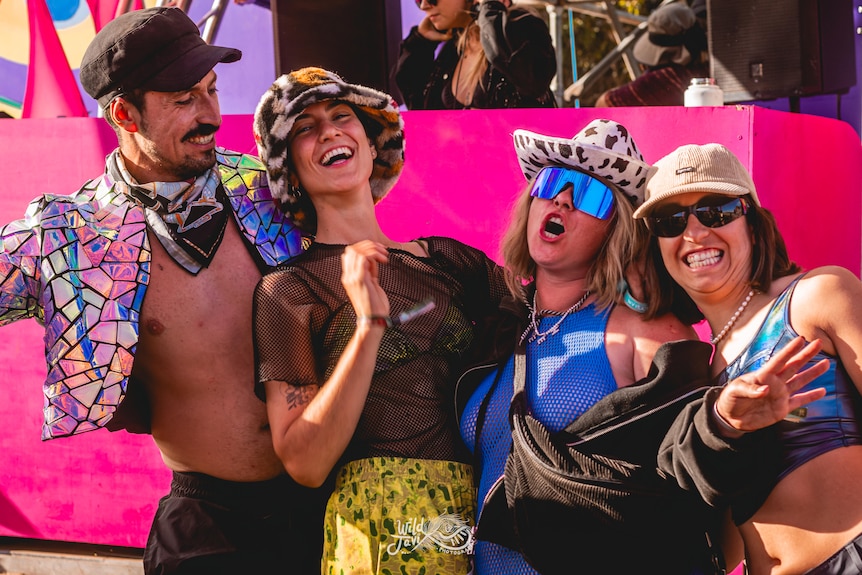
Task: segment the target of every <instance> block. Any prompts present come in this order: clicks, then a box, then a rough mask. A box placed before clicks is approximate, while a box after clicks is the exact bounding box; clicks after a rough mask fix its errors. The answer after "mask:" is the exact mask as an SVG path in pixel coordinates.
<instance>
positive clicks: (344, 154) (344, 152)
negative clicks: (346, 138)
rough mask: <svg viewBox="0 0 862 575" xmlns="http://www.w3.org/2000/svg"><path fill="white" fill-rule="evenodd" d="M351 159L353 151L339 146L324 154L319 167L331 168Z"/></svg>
mask: <svg viewBox="0 0 862 575" xmlns="http://www.w3.org/2000/svg"><path fill="white" fill-rule="evenodd" d="M352 157H353V150H351V149H350V148H348V147H347V146H340V147H338V148H334V149H332V150H329V151H328V152H326V153H325V154H324V155H323V157H322V158H321V159H320V165H322V166H332V165H333V164H336V163H338V162H345V161H347V160H349V159H350V158H352Z"/></svg>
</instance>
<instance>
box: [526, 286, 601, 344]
mask: <svg viewBox="0 0 862 575" xmlns="http://www.w3.org/2000/svg"><path fill="white" fill-rule="evenodd" d="M537 292H538V290H536V291H535V292H533V305H529V304H528V305H527V307H528V308H529V309H530V323H529V325H527V329H525V330H524V333H522V334H521V343H524V339H526V338H527V334H529V333H530V330H532V331H533V333H532V335H530V337H529V339H528V340H527V341H528V342H529V343H533V342H534V341H535V342H536V345H539V344H541V343H542V342H544V341H545V340H546V339H548V338H549V337H550V336H552V335H556V334H557V333H559V331H560V325H562V323H563V320H565V319H566V317H568V315H569V314H570V313H575V312H577V311H578V310H579V309H581V306H582V305H584V302H585V301H587V298H588V297H590V290H587V291H585V292H584V295H582V296H581V299H579V300H578V301H576V302H575V304H574V305H573V306H572V307H570V308H569V309H567V310H566V311H565V313H563V314H562V315H561V316H560V319H558V320H557V323H555V324H554V325H552V326H551V327H549V328H548V329H547V330H545V331H539V320H538V317H537V316H538V311H537V309H536V293H537ZM542 311H543V312H547V310H542ZM549 313H555V312H549Z"/></svg>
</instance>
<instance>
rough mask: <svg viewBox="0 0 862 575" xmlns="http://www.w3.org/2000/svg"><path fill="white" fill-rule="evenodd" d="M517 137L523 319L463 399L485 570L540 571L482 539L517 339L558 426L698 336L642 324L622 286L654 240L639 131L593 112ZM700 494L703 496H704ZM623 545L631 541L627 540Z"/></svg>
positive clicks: (531, 381)
mask: <svg viewBox="0 0 862 575" xmlns="http://www.w3.org/2000/svg"><path fill="white" fill-rule="evenodd" d="M513 136H514V145H515V151H516V152H517V156H518V161H519V163H520V166H521V169H522V171H523V173H524V176H525V178H526V179H527V181H528V182H529V184H528V186H527V187H526V189H525V190H524V192H523V193H522V194H521V195H520V197H519V198H518V200H517V201H516V203H515V205H514V206H513V209H512V216H511V223H510V225H509V228H508V230H507V231H506V233H505V235H504V237H503V240H502V244H501V250H502V255H503V259H504V261H505V266H506V269H507V271H508V272H510V273H509V276H508V281H509V285H510V287H511V293H512V295H513V301H512V302H511V303H510V305H511V306H513V308H514V309H515V311H514V315H517V316H519V320H518V322H517V327H516V328H515V329H512V330H509V331H508V333H509V339H510V340H514V341H508V342H504V343H503V344H502V348H503V349H505V346H506V343H508V345H509V347H508V350H509V351H508V352H506V353H505V354H502V355H499V356H498V357H497V358H495V361H490V362H486V363H485V365H484V366H482V367H480V368H477V369H473V370H471V371H469V372H467V373H466V374H465V376H464V377H463V378H462V380H461V381H460V382H459V384H458V385H459V389H458V392H459V402H460V397H461V393H462V392H463V391H464V389H467V390H470V391H472V393H470V391H467V395H466V396H465V398H464V399H465V401H464V410H463V414H462V416H461V423H460V426H461V433H462V437H463V439H464V441H465V443H466V444H467V445H468V446H470V447H471V448H473V450H474V457H475V458H476V464H475V465H476V466H477V467H479V468H480V469H481V476H480V477H479V489H478V500H479V502H480V504H479V513H480V523H479V530H480V532H479V534H477V535H478V536H479V540H477V541H476V546H475V547H476V557H475V561H476V572H477V573H479V574H483V573H488V574H491V573H507V574H510V575H520V574H528V573H538V572H539V571H538V570H537V569H536V568H535V567H534V566H533V565H532V563H533V561H530V562H528V560H527V558H525V557H524V556H523V555H522V554H521V553H519V551H516V550H514V549H510V548H508V547H505V546H503V545H500V544H497V543H493V542H490V541H483V540H481V539H482V535H481V530H482V528H483V524H482V522H481V517H482V516H481V512H482V502H483V499H484V498H485V497H486V496H487V495H488V493H489V491H490V490H491V487H492V485H493V484H494V483H496V482H497V481H498V479H499V478H500V477H501V476H502V475H503V471H504V466H505V465H506V461H507V457H508V455H509V453H510V449H511V446H512V435H511V433H512V430H511V428H510V424H509V407H510V402H511V400H512V394H513V378H514V364H513V358H514V356H513V355H512V354H511V350H512V348H513V347H514V346H515V344H516V343H518V342H519V341H520V343H521V344H523V345H524V346H525V347H526V351H525V353H526V366H527V367H526V369H527V371H526V378H525V387H526V392H527V397H528V400H529V405H530V408H531V411H532V413H531V415H532V416H533V417H535V418H537V419H538V420H539V421H540V422H541V423H542V424H544V425H545V427H547V428H548V429H549V430H550V431H551V432H556V431H560V430H562V429H563V428H565V427H566V426H567V425H569V424H570V423H571V422H572V421H574V420H575V419H576V418H578V417H579V416H581V415H582V414H583V413H584V412H586V411H587V410H588V409H589V408H590V407H591V406H592V405H593V404H594V403H596V402H597V401H599V400H600V399H601V398H603V397H604V396H606V395H608V394H610V393H612V392H613V391H615V390H617V389H618V388H621V387H624V386H628V385H630V384H632V383H634V382H636V381H638V380H640V379H642V378H644V377H645V376H647V374H648V372H649V370H650V364H651V362H652V360H653V356H654V355H655V353H656V350H657V349H658V348H659V346H660V345H661V344H662V343H664V342H668V341H672V340H680V339H695V338H696V335H695V333H694V330H693V329H691V327H690V325H687V324H685V323H683V322H682V321H680V319H678V318H677V317H676V316H674V315H672V314H669V313H666V314H664V315H662V316H661V317H658V318H656V319H653V320H651V321H643V318H642V315H641V313H640V312H641V311H642V310H641V309H640V308H641V307H642V306H643V305H644V304H642V303H640V302H638V301H637V300H635V299H634V297H633V296H632V295H631V293H630V291H629V290H628V288H623V290H622V291H623V293H624V297H623V295H622V294H621V293H620V286H621V285H626V284H625V278H626V272H627V271H628V269H629V267H630V266H631V265H632V263H633V262H635V261H636V260H637V258H638V257H639V253H640V251H641V250H642V249H643V246H645V245H646V239H647V233H646V232H645V230H643V229H640V228H638V226H633V225H632V221H631V220H632V213H633V211H634V207H636V206H637V205H639V204H640V203H641V202H643V195H644V189H645V187H646V182H647V179H648V177H649V175H650V174H651V173H652V168H651V167H650V165H649V164H648V163H646V162H645V161H644V159H643V156H642V155H641V153H640V152H639V150H638V147H637V145H636V144H635V142H634V140H633V139H632V138H631V136H630V134H629V132H628V130H627V129H626V128H625V127H624V126H622V125H620V124H618V123H616V122H614V121H611V120H594V121H592V122H590V123H589V124H587V125H586V126H585V127H584V128H583V129H582V130H581V131H580V132H578V133H577V134H576V135H575V136H574V138H572V139H565V138H555V137H550V136H544V135H540V134H535V133H532V132H528V131H526V130H516V131H515V132H514V135H513ZM525 284H526V285H525ZM625 304H628V305H625ZM499 333H500V334H503V333H507V330H503V329H501V330H500V331H499ZM498 337H499V336H498ZM497 351H499V349H498V350H497ZM462 387H463V388H464V389H462ZM477 428H479V432H478V437H477ZM692 501H693V503H694V504H695V505H697V504H698V503H700V502H699V498H694V497H693V498H692ZM703 507H704V506H703V505H702V504H701V508H700V509H701V510H702V509H703ZM694 514H695V512H693V516H694ZM594 527H597V525H592V526H591V525H582V526H578V527H577V528H579V529H582V530H584V531H589V530H591V529H593V528H594ZM548 528H549V529H559V528H561V526H556V527H552V526H548ZM685 529H688V527H685ZM689 531H691V530H690V529H689ZM693 533H694V536H696V537H699V539H697V540H696V541H693V540H692V538H688V539H686V540H680V541H675V542H673V543H672V545H673V546H674V547H673V548H674V549H675V550H679V553H678V558H679V559H680V560H681V561H683V562H684V563H685V564H686V565H687V566H689V567H692V566H693V565H694V560H693V559H692V555H698V554H699V555H701V556H702V557H704V558H706V557H707V553H706V551H704V547H705V544H706V542H705V540H704V533H703V530H701V531H700V532H699V534H698V533H697V530H694V532H693ZM670 537H671V538H672V536H670ZM609 543H611V542H610V541H609ZM613 545H621V546H622V547H621V548H622V549H625V548H626V542H625V541H622V542H620V541H616V542H613ZM686 546H688V548H686ZM628 547H629V549H631V546H630V545H629V546H628ZM627 554H628V553H627V552H626V551H625V550H623V551H622V555H626V556H627ZM560 557H562V558H566V559H564V561H570V562H571V563H569V568H568V569H566V568H563V570H562V572H568V571H569V570H570V569H571V568H573V567H574V566H575V565H578V564H579V561H580V562H581V563H580V565H582V566H583V567H585V568H586V567H587V566H588V565H594V564H593V563H589V561H596V560H598V562H599V563H598V565H595V566H596V568H598V569H601V570H602V571H603V572H612V573H614V572H625V570H620V569H616V567H615V565H616V564H615V561H616V556H614V555H606V554H602V553H600V550H598V549H597V550H596V554H595V556H593V557H591V558H574V557H570V556H567V554H566V553H565V551H564V550H563V549H561V550H560ZM546 559H547V558H546ZM646 559H647V558H645V557H637V558H635V560H636V561H642V560H646ZM646 564H647V565H648V564H649V562H648V561H647V563H646ZM604 569H607V571H605V570H604ZM584 572H591V571H590V570H589V569H588V568H587V570H585V571H584ZM668 572H671V573H673V572H676V571H674V570H673V569H672V568H671V570H670V571H668Z"/></svg>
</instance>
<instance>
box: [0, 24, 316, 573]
mask: <svg viewBox="0 0 862 575" xmlns="http://www.w3.org/2000/svg"><path fill="white" fill-rule="evenodd" d="M240 57H241V53H240V52H239V50H235V49H232V48H223V47H218V46H209V45H207V44H206V43H205V42H204V41H203V40H202V39H201V38H200V34H199V31H198V29H197V26H196V25H195V24H194V22H192V21H191V20H190V19H189V18H188V17H187V16H186V15H185V13H183V11H182V10H180V9H178V8H168V7H159V8H151V9H146V10H140V11H136V12H131V13H128V14H125V15H122V16H120V17H118V18H116V19H115V20H113V21H111V22H109V23H108V24H107V25H106V26H105V27H104V28H103V29H102V30H101V31H100V32H99V34H97V35H96V37H95V39H94V40H93V42H92V43H91V45H90V46H89V47H88V49H87V51H86V53H85V55H84V58H83V61H82V64H81V82H82V84H83V86H84V88H85V89H86V90H87V92H88V93H89V94H90V95H91V96H92V97H93V98H95V99H96V100H97V101H98V102H99V105H100V107H101V108H102V109H103V110H104V115H105V118H106V119H107V120H108V122H109V124H111V126H112V127H113V128H114V130H115V131H116V133H117V139H118V142H119V147H118V148H117V150H115V151H114V152H112V153H111V154H110V155H109V156H108V158H107V160H106V166H105V172H104V173H103V174H102V175H101V176H99V177H98V178H96V179H94V180H91V181H89V182H87V183H86V184H84V186H83V187H82V188H81V189H80V190H79V191H78V192H77V193H75V194H73V195H72V196H65V195H57V196H53V195H46V196H44V197H40V198H37V199H36V200H34V201H33V202H32V203H31V205H30V208H29V210H28V215H27V217H26V218H25V219H22V220H19V221H16V222H12V223H10V224H8V225H6V226H5V227H3V228H2V230H0V286H2V288H0V289H2V292H0V323H9V322H11V321H14V320H17V319H23V318H26V317H36V318H38V319H40V320H44V324H45V328H46V338H45V341H46V358H47V361H48V379H47V381H46V383H45V385H44V392H45V396H46V399H47V403H46V405H47V406H48V407H46V409H45V422H44V426H43V433H42V436H43V439H53V438H57V437H65V436H71V435H76V434H79V433H83V432H86V431H90V430H93V429H98V428H100V427H108V428H109V429H121V428H125V429H129V430H131V431H144V432H150V433H152V435H153V438H154V440H155V442H156V445H157V446H158V448H159V449H160V451H161V453H162V457H163V459H164V461H165V463H166V464H167V466H168V467H169V468H170V469H171V470H172V471H173V481H172V485H171V493H170V494H169V495H168V496H166V497H165V498H163V499H162V501H161V502H160V504H159V508H158V511H157V513H156V517H155V519H154V522H153V527H152V530H151V532H150V536H149V539H148V542H147V549H146V551H145V555H144V567H145V571H146V572H147V573H148V574H155V573H157V574H164V573H183V574H188V573H207V574H212V573H255V574H261V573H263V574H267V573H276V572H277V573H280V574H284V573H298V574H303V575H305V574H307V573H312V572H316V571H319V561H320V553H319V550H320V545H321V542H320V541H319V539H320V538H321V537H322V535H321V534H322V528H321V529H314V527H313V526H309V525H305V524H303V521H302V515H303V509H302V507H301V506H302V505H304V504H305V503H307V502H308V501H309V500H310V499H311V494H310V493H309V492H305V491H301V490H300V488H299V487H298V486H296V485H295V484H294V483H293V482H292V480H290V478H289V477H288V476H287V475H285V472H284V468H283V467H282V464H281V462H280V461H279V460H278V458H277V457H276V456H275V453H274V451H273V447H272V439H271V434H270V431H269V427H268V424H267V418H266V410H265V405H264V403H263V402H262V401H260V400H258V399H257V398H256V397H255V396H254V352H253V347H252V331H251V328H252V323H251V311H252V310H251V306H252V292H253V290H254V287H255V285H256V284H257V281H258V279H259V278H260V277H261V273H262V272H263V271H265V270H267V269H268V268H269V267H272V266H274V265H277V264H278V263H280V262H283V261H286V260H288V259H290V258H291V257H293V256H295V255H297V254H298V253H299V252H300V251H301V236H300V234H299V232H298V231H297V229H296V228H295V227H294V226H293V225H292V223H291V222H290V221H289V220H288V219H286V218H285V217H284V216H283V215H282V213H281V212H280V211H279V210H278V209H277V207H276V203H275V202H274V201H273V200H272V198H271V196H270V194H269V189H268V187H267V183H266V177H265V171H264V170H263V166H262V165H261V164H260V163H259V161H258V160H257V159H256V158H253V157H250V156H245V155H242V154H238V153H235V152H230V151H227V150H223V149H221V148H216V147H215V141H214V137H213V134H214V133H215V132H216V130H217V129H218V128H219V125H220V124H221V116H220V113H219V102H218V96H217V93H216V73H215V71H214V70H213V68H214V66H215V65H216V64H217V63H219V62H225V63H228V62H234V61H236V60H239V58H240ZM291 567H293V569H295V570H292V569H291Z"/></svg>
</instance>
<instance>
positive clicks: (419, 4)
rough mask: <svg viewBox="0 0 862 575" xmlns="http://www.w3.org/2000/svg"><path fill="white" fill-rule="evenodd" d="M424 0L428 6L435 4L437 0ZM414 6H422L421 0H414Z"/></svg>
mask: <svg viewBox="0 0 862 575" xmlns="http://www.w3.org/2000/svg"><path fill="white" fill-rule="evenodd" d="M425 1H426V2H427V3H428V5H429V6H436V5H437V0H425ZM416 7H417V8H419V9H421V8H422V0H416Z"/></svg>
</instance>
